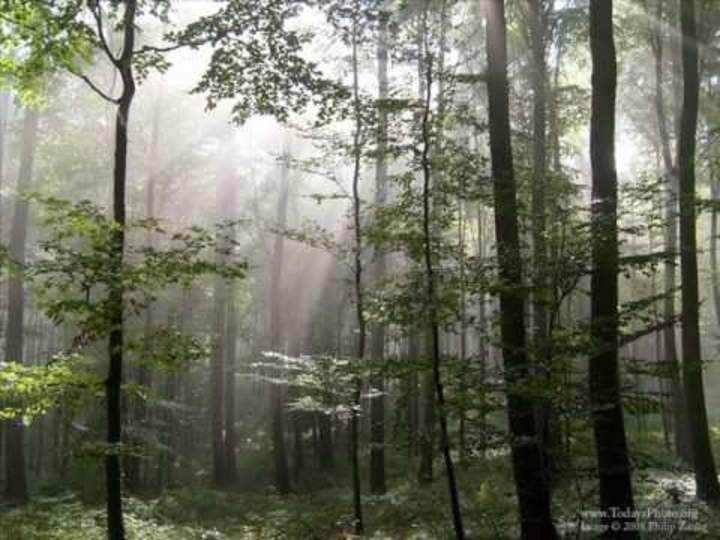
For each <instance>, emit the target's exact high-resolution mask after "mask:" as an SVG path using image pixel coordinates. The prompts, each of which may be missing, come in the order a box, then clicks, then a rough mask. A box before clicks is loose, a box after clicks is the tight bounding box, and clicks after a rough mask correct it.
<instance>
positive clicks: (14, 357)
mask: <svg viewBox="0 0 720 540" xmlns="http://www.w3.org/2000/svg"><path fill="white" fill-rule="evenodd" d="M37 131H38V113H37V111H35V110H32V109H28V110H27V111H26V112H25V119H24V121H23V135H22V155H21V157H20V170H19V172H18V184H17V191H18V194H22V193H23V192H26V191H28V190H29V189H30V187H31V182H32V175H33V165H34V162H35V148H36V146H37ZM28 214H29V208H28V202H27V201H25V200H23V199H21V198H20V197H17V198H16V199H15V212H14V214H13V220H12V224H11V228H10V255H11V256H12V258H13V259H14V260H15V261H17V263H18V264H20V265H23V264H25V252H26V249H27V248H26V240H27V230H28ZM24 294H25V293H24V281H23V277H22V274H17V275H14V276H12V277H11V278H10V280H9V281H8V317H7V334H6V336H7V337H6V342H5V358H6V359H7V361H9V362H19V363H21V364H22V363H23V345H24V334H23V318H24V313H25V299H24ZM24 432H25V428H24V425H23V420H22V418H14V419H12V420H10V421H8V422H6V423H5V498H6V499H7V500H8V501H9V502H10V503H13V504H25V503H27V501H28V489H27V478H26V467H25V445H24V438H25V437H24Z"/></svg>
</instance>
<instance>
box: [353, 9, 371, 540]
mask: <svg viewBox="0 0 720 540" xmlns="http://www.w3.org/2000/svg"><path fill="white" fill-rule="evenodd" d="M353 6H354V7H353V9H354V11H353V22H352V73H353V115H354V117H355V118H354V120H355V130H354V132H353V181H352V205H353V232H354V246H353V285H354V291H353V292H354V294H355V317H356V323H357V344H356V350H355V358H356V361H357V362H360V363H362V362H363V360H364V359H365V342H366V339H367V323H366V321H365V311H364V309H365V305H364V291H363V270H364V268H363V261H362V255H363V236H362V235H363V232H362V229H361V219H362V215H361V212H362V208H361V200H360V159H361V157H362V146H361V144H362V143H361V141H360V137H361V136H362V135H361V130H362V117H361V114H362V111H361V109H360V88H359V84H358V51H357V49H358V38H359V35H358V34H359V28H358V18H359V17H360V5H359V2H358V0H355V2H354V5H353ZM354 385H355V388H354V391H353V402H352V413H351V416H350V464H351V467H352V492H353V521H354V529H355V534H363V531H364V524H363V512H362V499H361V487H360V455H359V452H360V448H359V446H360V441H359V414H360V410H359V409H360V390H361V385H362V379H361V377H360V375H359V374H356V375H355V382H354Z"/></svg>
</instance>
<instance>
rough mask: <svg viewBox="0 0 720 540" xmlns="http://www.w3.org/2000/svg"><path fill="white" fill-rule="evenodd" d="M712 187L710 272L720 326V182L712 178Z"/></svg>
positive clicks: (716, 315) (719, 324)
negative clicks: (719, 241)
mask: <svg viewBox="0 0 720 540" xmlns="http://www.w3.org/2000/svg"><path fill="white" fill-rule="evenodd" d="M710 181H711V185H710V189H711V190H712V202H713V207H712V212H711V214H710V241H709V244H710V245H709V250H710V272H711V276H712V293H713V307H714V308H715V319H716V321H717V324H718V326H720V269H719V268H718V257H717V236H718V209H717V205H718V204H720V182H719V181H718V179H717V178H712V179H711V180H710Z"/></svg>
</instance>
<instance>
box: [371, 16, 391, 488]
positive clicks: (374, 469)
mask: <svg viewBox="0 0 720 540" xmlns="http://www.w3.org/2000/svg"><path fill="white" fill-rule="evenodd" d="M389 17H390V15H389V14H388V13H387V12H384V11H383V12H381V13H380V15H379V20H378V39H377V64H378V68H377V77H378V107H379V109H378V128H377V158H376V162H375V203H376V204H377V206H378V207H379V208H382V207H383V205H384V204H385V201H386V199H387V155H386V154H387V113H386V112H385V109H384V100H386V99H387V98H388V50H387V49H388V19H389ZM386 273H387V261H386V258H385V255H384V254H383V253H378V254H377V262H376V263H375V276H374V277H375V282H376V283H377V284H378V285H381V284H382V282H383V280H384V279H385V276H386ZM370 330H371V332H370V333H371V341H370V355H371V357H372V361H373V362H374V363H375V365H376V368H375V370H376V372H375V374H374V376H373V378H372V380H371V385H372V387H373V391H374V392H375V394H374V395H373V397H372V398H371V400H370V491H371V492H372V493H376V494H383V493H385V491H386V490H387V486H386V484H385V376H384V373H383V369H382V362H383V359H384V355H385V325H384V324H383V323H380V324H374V325H372V327H371V329H370Z"/></svg>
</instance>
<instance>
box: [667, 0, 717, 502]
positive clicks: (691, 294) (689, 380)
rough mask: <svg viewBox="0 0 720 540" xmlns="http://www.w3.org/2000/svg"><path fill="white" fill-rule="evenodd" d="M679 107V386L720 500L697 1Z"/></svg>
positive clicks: (708, 484)
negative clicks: (702, 233)
mask: <svg viewBox="0 0 720 540" xmlns="http://www.w3.org/2000/svg"><path fill="white" fill-rule="evenodd" d="M680 9H681V15H680V24H681V30H682V66H683V105H682V112H681V115H680V139H679V141H678V158H677V159H678V179H679V183H680V245H681V250H680V276H681V280H682V293H681V298H682V352H683V363H682V366H683V367H682V373H683V384H684V386H685V404H686V410H687V419H688V427H689V429H690V449H691V451H692V462H693V466H694V468H695V484H696V486H697V496H698V498H700V499H702V500H705V501H708V502H711V503H718V502H720V485H719V484H718V479H717V472H716V470H715V460H714V458H713V454H712V449H711V447H710V434H709V432H708V424H707V410H706V409H705V389H704V386H703V374H702V353H701V347H700V307H699V301H698V296H699V292H698V268H697V238H696V230H695V225H696V223H695V221H696V211H695V148H696V130H697V121H698V101H699V94H700V80H699V76H698V46H697V32H696V23H695V0H683V1H682V2H681V6H680Z"/></svg>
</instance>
